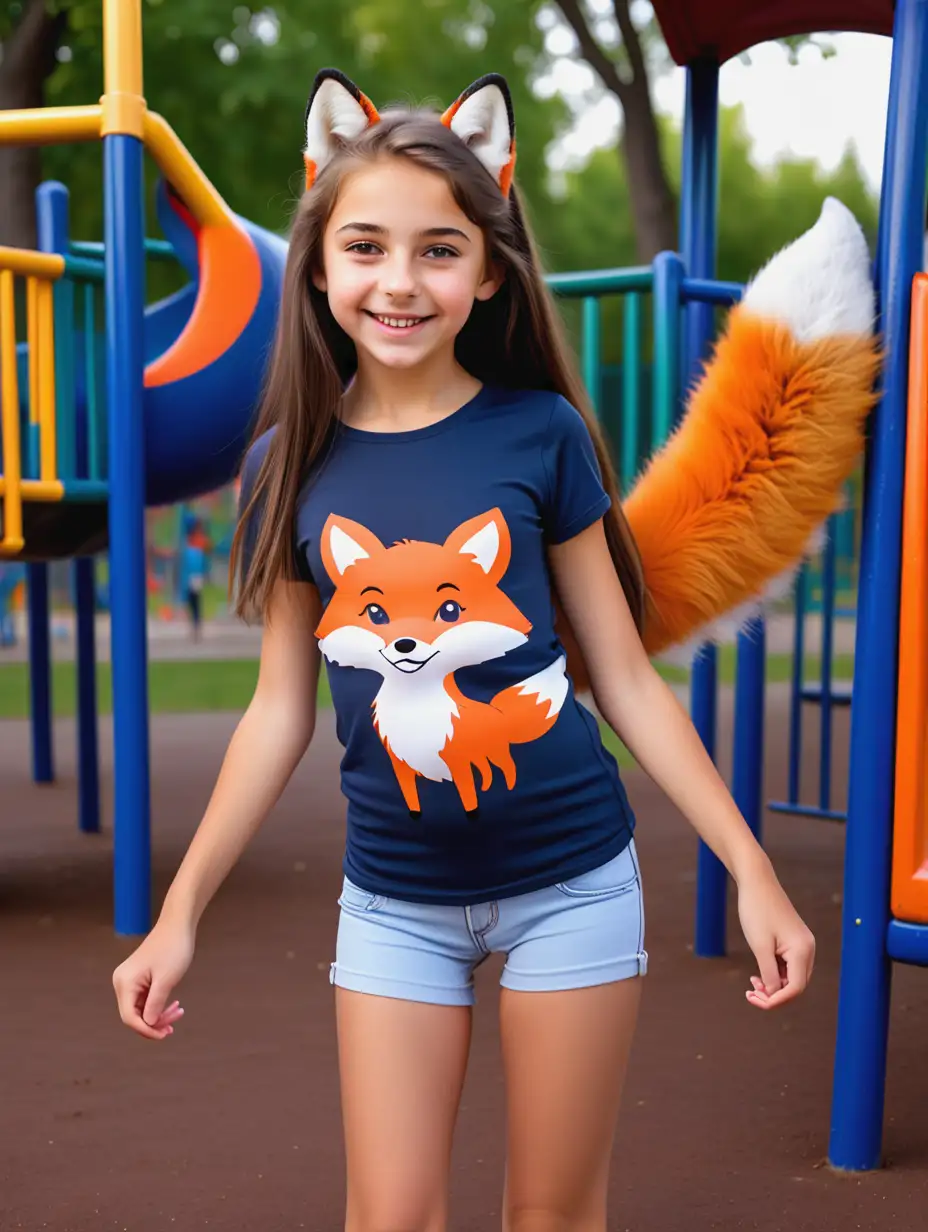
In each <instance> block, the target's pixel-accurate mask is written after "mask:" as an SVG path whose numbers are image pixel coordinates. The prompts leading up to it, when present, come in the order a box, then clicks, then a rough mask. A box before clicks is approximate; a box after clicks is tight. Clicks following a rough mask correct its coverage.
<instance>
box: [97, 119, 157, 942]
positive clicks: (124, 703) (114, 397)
mask: <svg viewBox="0 0 928 1232" xmlns="http://www.w3.org/2000/svg"><path fill="white" fill-rule="evenodd" d="M103 157H104V203H105V232H106V233H105V243H106V250H107V252H108V253H109V260H108V261H107V264H106V337H107V360H106V377H107V381H106V384H107V420H108V428H109V431H108V437H109V484H110V507H109V524H110V612H111V616H112V651H111V655H112V665H113V739H114V765H115V784H114V789H115V790H114V819H113V831H114V897H115V928H116V932H117V933H122V934H127V935H137V934H140V933H145V932H147V931H148V929H149V927H150V924H151V851H150V842H151V837H150V835H151V785H150V768H149V740H148V678H147V657H148V656H147V641H146V633H147V630H146V590H145V580H146V579H145V452H144V451H145V438H144V419H143V414H142V411H143V406H142V393H143V389H142V373H143V362H144V360H143V350H142V333H143V326H144V305H145V255H144V236H145V232H144V218H143V208H142V202H143V197H142V144H141V142H140V141H138V140H137V139H136V138H135V137H131V136H126V135H123V134H115V133H114V134H112V135H110V136H107V137H105V138H104V140H103Z"/></svg>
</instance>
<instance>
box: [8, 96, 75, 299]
mask: <svg viewBox="0 0 928 1232" xmlns="http://www.w3.org/2000/svg"><path fill="white" fill-rule="evenodd" d="M2 115H3V112H2V111H0V116H2ZM0 269H8V270H12V271H13V273H14V274H22V275H24V276H25V277H27V278H29V277H34V278H60V277H61V276H62V274H63V273H64V257H60V256H59V255H58V254H57V253H54V252H33V251H32V250H31V249H28V248H4V247H2V246H0Z"/></svg>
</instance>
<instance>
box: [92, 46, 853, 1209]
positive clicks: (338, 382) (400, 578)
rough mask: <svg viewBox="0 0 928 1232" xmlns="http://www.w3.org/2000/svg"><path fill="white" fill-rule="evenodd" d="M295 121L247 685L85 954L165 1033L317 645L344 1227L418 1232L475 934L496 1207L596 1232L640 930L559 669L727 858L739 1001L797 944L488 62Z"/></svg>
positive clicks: (795, 974)
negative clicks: (711, 732) (166, 878)
mask: <svg viewBox="0 0 928 1232" xmlns="http://www.w3.org/2000/svg"><path fill="white" fill-rule="evenodd" d="M306 132H307V138H306V153H305V160H306V172H307V187H306V192H305V195H304V196H303V198H302V201H301V202H300V205H299V209H298V212H297V215H296V218H295V221H294V224H293V230H292V237H291V241H290V252H289V259H288V267H287V273H286V281H285V287H284V293H283V301H282V308H281V317H280V323H279V330H278V335H277V341H276V347H275V351H274V355H273V358H272V363H271V368H270V374H269V380H268V384H267V390H266V394H265V398H264V404H263V408H262V413H261V417H260V421H259V424H258V427H257V431H256V435H255V440H254V443H253V444H252V446H251V448H250V450H249V452H248V455H247V458H246V460H245V465H244V472H243V483H242V517H241V522H240V526H239V530H238V535H237V539H236V544H235V560H236V565H237V568H238V577H239V583H240V585H239V605H240V610H241V612H242V613H243V614H247V613H253V612H257V613H258V614H260V616H261V617H262V618H263V621H264V635H263V642H262V651H261V664H260V673H259V678H258V682H257V686H256V689H255V694H254V697H253V699H252V701H251V703H250V705H249V707H248V709H247V711H246V713H245V715H244V716H243V718H242V720H241V723H240V724H239V727H238V729H237V731H236V733H235V735H234V737H233V739H232V741H231V743H230V745H229V749H228V753H227V755H226V758H225V761H224V764H223V767H222V770H221V773H220V775H219V779H218V782H217V784H216V788H215V791H214V794H213V797H212V799H211V801H210V803H209V806H208V808H207V811H206V814H205V816H204V818H203V821H202V823H201V825H200V827H199V829H198V831H197V833H196V835H195V837H194V839H193V841H192V842H191V844H190V848H189V851H188V853H187V855H186V857H185V858H184V860H183V863H182V865H181V867H180V869H179V871H178V873H177V875H176V877H175V879H174V882H173V884H172V886H171V888H170V890H169V892H168V894H167V896H166V899H165V902H164V905H163V908H162V911H161V914H160V918H159V920H158V922H157V924H156V926H155V928H154V929H153V930H152V932H151V933H150V935H149V936H148V937H147V938H146V939H145V941H144V942H143V943H142V945H141V946H140V947H139V948H138V950H136V952H135V953H134V954H133V955H132V956H131V957H130V958H128V959H127V960H126V962H124V963H123V964H122V965H121V967H120V968H119V969H118V970H117V972H116V973H115V976H114V983H115V986H116V991H117V997H118V1002H119V1006H120V1013H121V1015H122V1018H123V1020H124V1021H125V1022H126V1023H127V1024H128V1025H129V1026H130V1027H132V1028H133V1029H134V1030H136V1031H137V1032H138V1033H139V1034H141V1035H143V1036H145V1037H146V1038H149V1039H154V1040H162V1039H165V1038H166V1037H167V1036H169V1035H170V1034H171V1033H172V1031H173V1029H174V1024H175V1023H176V1022H177V1020H178V1019H179V1017H180V1015H181V1013H182V1010H181V1008H180V1007H179V1005H178V1004H177V1002H176V1001H174V1002H171V1003H170V1004H169V997H170V995H171V992H172V989H173V988H174V987H175V986H176V984H177V983H178V982H179V980H180V979H181V978H182V976H183V975H184V973H185V972H186V970H187V968H188V967H189V964H190V961H191V959H192V956H193V951H194V940H195V934H196V929H197V925H198V922H199V920H200V917H201V915H202V913H203V911H204V910H205V908H206V906H207V904H208V903H209V901H210V899H211V898H212V896H213V895H214V894H215V892H216V890H217V889H218V887H219V885H220V884H221V882H222V881H223V879H224V878H225V876H226V874H227V873H228V872H229V870H230V869H231V868H232V866H233V864H234V863H235V861H236V860H237V859H238V858H239V856H240V855H241V853H242V851H243V850H244V849H245V847H246V845H247V843H248V841H249V840H250V838H251V837H252V835H253V834H254V833H255V831H256V830H257V828H258V827H259V825H260V824H261V822H262V821H263V819H264V818H265V817H266V816H267V814H268V813H269V812H270V810H271V808H272V807H273V805H274V803H275V802H276V800H277V799H278V797H279V795H280V793H281V791H282V790H283V788H284V786H285V784H286V783H287V781H288V779H289V778H290V776H291V774H292V773H293V770H294V768H295V767H296V765H297V763H298V762H299V761H300V759H301V757H302V756H303V754H304V752H305V750H306V748H307V746H308V744H309V741H310V739H311V737H312V735H313V730H314V727H315V723H316V694H317V684H318V672H319V667H320V663H321V661H322V660H323V659H324V660H325V662H326V668H327V672H328V676H329V681H330V684H331V691H332V698H333V702H334V707H335V712H336V718H337V730H338V736H339V739H340V741H341V743H342V744H343V746H344V748H345V755H344V759H343V761H342V766H341V774H342V786H343V790H344V793H345V795H346V797H347V801H348V818H347V843H346V852H345V861H344V874H345V875H344V881H343V884H342V889H341V897H340V900H339V902H340V907H341V914H340V919H339V928H338V938H337V943H336V952H335V961H334V963H333V964H332V967H331V979H332V983H333V984H334V986H335V1003H336V1010H337V1021H338V1045H339V1058H340V1069H341V1082H342V1101H343V1111H344V1133H345V1144H346V1152H347V1166H348V1193H347V1213H346V1224H345V1226H346V1228H347V1229H349V1230H350V1232H388V1230H389V1232H399V1230H402V1232H441V1230H443V1229H445V1228H446V1227H447V1220H448V1213H447V1189H448V1174H449V1159H450V1151H451V1142H452V1135H453V1130H454V1125H455V1120H456V1116H457V1111H458V1103H459V1099H460V1095H461V1089H462V1083H463V1081H464V1074H465V1067H466V1063H467V1055H468V1046H469V1041H470V1034H471V1007H472V1005H473V1003H474V982H473V976H474V971H475V969H476V968H477V967H478V966H479V965H480V964H481V963H482V962H483V961H484V959H485V958H486V957H487V956H488V955H490V954H495V953H499V954H502V955H505V965H504V966H503V969H502V977H501V983H502V993H501V1000H500V1028H501V1037H502V1050H503V1061H504V1066H505V1078H506V1089H507V1101H508V1119H507V1128H506V1135H507V1165H506V1178H505V1199H504V1216H503V1227H504V1228H505V1229H508V1230H509V1232H555V1230H557V1232H568V1230H570V1232H603V1230H604V1229H605V1228H606V1192H607V1184H608V1176H609V1165H610V1158H611V1152H612V1143H613V1134H614V1129H615V1124H616V1117H617V1114H618V1109H619V1101H620V1096H621V1091H622V1086H623V1080H624V1077H625V1070H626V1063H627V1060H628V1056H629V1049H630V1046H631V1042H632V1037H633V1033H634V1028H635V1022H636V1017H637V1014H638V1004H639V998H640V995H641V987H642V983H643V980H642V978H641V977H642V976H643V975H644V974H645V971H646V969H647V954H646V950H645V941H644V912H643V906H642V887H641V875H640V870H639V863H638V856H637V852H636V847H635V840H634V837H633V831H634V824H635V823H634V818H633V815H632V811H631V808H630V807H629V803H628V799H627V797H626V794H625V790H624V787H623V785H622V782H621V779H620V776H619V771H618V767H617V765H616V762H615V760H614V759H613V757H612V756H611V755H610V754H609V753H608V752H607V751H606V749H605V747H604V746H603V743H602V740H601V737H600V732H599V728H598V725H597V722H596V720H595V719H594V717H593V715H592V714H591V713H590V711H589V710H587V709H586V708H585V707H584V706H583V705H581V704H580V702H579V701H578V700H577V696H576V692H577V687H578V684H579V683H580V682H585V681H586V680H588V681H589V685H590V687H591V688H592V691H593V694H594V696H595V699H596V703H597V706H598V708H599V711H600V712H601V714H602V716H603V717H604V719H605V721H606V722H607V723H608V724H609V725H610V726H611V727H612V728H613V730H614V731H615V732H616V733H617V734H618V735H619V737H621V739H622V740H623V741H624V742H625V744H626V745H627V746H628V748H629V749H630V750H631V752H632V753H633V755H634V756H635V758H636V759H637V761H638V763H639V764H640V765H641V766H642V767H643V768H644V769H645V770H646V771H647V772H648V773H649V774H650V775H651V776H652V777H653V778H654V779H655V780H656V782H657V783H658V784H659V785H660V786H661V787H662V788H663V789H664V790H665V791H666V793H667V794H668V796H669V797H670V798H671V800H672V801H673V802H674V803H675V804H676V805H677V806H678V807H679V808H680V810H681V811H682V812H683V814H684V815H685V816H686V817H687V819H688V820H689V821H690V822H691V823H692V825H693V826H694V827H695V829H696V831H697V832H698V833H699V834H700V835H701V836H702V838H703V839H704V840H705V841H706V842H707V843H708V844H709V846H710V847H711V848H712V850H713V851H714V852H716V854H717V855H718V856H719V858H720V859H721V860H722V862H723V863H724V864H725V866H726V868H727V869H728V870H729V872H730V873H731V874H732V876H733V877H734V879H735V882H736V883H737V890H738V906H739V913H740V920H741V925H742V927H743V930H744V933H745V936H746V938H747V941H748V943H749V945H750V947H751V949H752V951H753V953H754V955H755V956H756V959H757V962H758V966H759V975H758V976H756V977H754V979H753V980H752V987H751V988H750V989H748V990H747V992H746V995H747V999H748V1001H749V1002H750V1003H751V1004H752V1005H754V1006H756V1007H758V1008H761V1009H770V1008H775V1007H777V1006H781V1005H783V1004H785V1003H786V1002H787V1001H789V1000H790V999H792V998H794V997H796V996H797V995H798V994H799V993H801V992H802V990H803V989H804V988H805V987H806V984H807V982H808V980H809V977H810V975H811V972H812V965H813V952H814V943H813V938H812V936H811V934H810V932H809V930H808V929H807V928H806V926H805V925H804V924H803V922H802V920H801V919H800V918H799V916H798V915H797V913H796V911H795V910H794V908H793V907H792V905H791V904H790V901H789V899H788V898H787V896H786V894H785V893H784V891H783V889H782V888H781V886H780V884H779V882H778V880H777V878H776V876H775V874H774V871H773V868H772V867H771V864H770V861H769V860H768V858H767V857H766V855H765V854H764V852H763V851H762V849H761V848H760V846H759V845H758V843H757V842H756V841H755V839H754V837H753V836H752V834H751V832H750V830H749V828H748V826H747V825H746V824H745V822H744V820H743V818H742V817H741V815H740V814H739V812H738V809H737V808H736V806H735V804H734V802H733V801H732V799H731V797H730V795H729V794H728V791H727V790H726V788H725V786H724V784H723V782H722V780H721V779H720V777H719V775H718V774H717V772H716V770H715V767H714V766H713V764H712V762H711V760H710V758H709V757H708V756H707V754H706V752H705V750H704V748H703V746H702V744H701V742H700V740H699V738H698V736H697V734H696V732H695V730H694V729H693V727H692V725H691V724H690V722H689V720H688V718H687V716H686V714H685V713H684V711H683V710H682V708H681V707H680V705H679V704H678V703H677V701H676V699H675V697H674V695H673V693H672V692H671V691H670V689H669V688H668V687H667V686H666V685H665V684H664V682H663V681H662V679H661V677H660V676H659V675H658V674H657V672H656V671H655V669H654V668H653V666H652V664H651V662H650V659H649V656H648V654H647V653H646V651H645V648H644V645H643V643H642V630H643V629H644V627H645V623H646V620H647V619H648V617H647V612H648V611H649V606H648V603H649V601H648V595H647V593H646V591H645V587H644V583H643V577H642V565H641V561H640V559H639V555H638V550H637V548H636V544H635V541H634V539H633V536H632V534H631V532H630V530H629V526H628V523H627V522H626V519H625V516H624V514H623V511H622V507H621V504H620V502H619V500H618V497H617V493H616V485H615V478H614V475H613V472H612V468H611V465H610V463H609V459H608V455H607V453H606V450H605V449H604V446H603V443H602V439H601V437H600V434H599V431H598V429H597V426H596V423H595V420H594V419H593V418H592V417H591V415H590V414H589V411H588V410H587V409H586V400H585V396H584V393H583V390H582V387H581V384H580V381H579V379H578V376H577V373H576V370H575V367H574V363H573V361H572V359H571V357H570V354H569V351H568V348H567V347H566V345H565V343H564V341H563V338H562V334H561V330H560V327H559V324H558V320H557V316H556V312H555V309H554V306H553V303H552V300H551V298H550V296H549V294H548V291H547V290H546V287H545V283H544V280H543V277H542V273H541V270H540V267H539V263H538V260H537V258H536V255H535V251H534V248H533V245H532V242H531V240H530V238H529V235H528V232H527V229H526V225H525V220H524V217H523V214H522V211H521V208H520V204H519V200H518V197H517V194H516V192H515V190H514V189H513V187H512V171H513V165H514V161H515V137H514V126H513V118H512V107H511V102H510V99H509V92H508V90H507V88H506V84H505V82H504V81H503V80H502V78H500V77H497V76H491V77H487V78H483V79H481V80H480V81H478V82H476V83H475V84H474V85H473V86H471V87H470V89H469V90H468V91H466V92H465V94H463V95H462V96H461V98H460V99H458V101H457V103H455V105H454V106H453V107H451V108H450V109H449V110H448V112H446V113H445V115H444V116H442V117H441V118H440V119H439V117H437V116H435V115H432V114H431V113H428V112H410V111H405V110H404V111H393V112H388V113H386V114H384V115H383V116H382V117H381V116H379V115H378V114H377V112H376V111H375V109H374V107H373V105H372V104H371V103H370V101H369V100H368V99H367V98H366V97H365V96H364V95H363V94H361V92H360V91H359V90H358V89H357V87H356V86H354V85H353V84H352V83H351V82H350V81H348V80H347V79H346V78H344V77H343V76H342V75H341V74H340V73H338V72H335V71H332V70H326V71H325V72H323V73H321V74H320V75H319V77H318V78H317V80H316V83H315V86H314V89H313V93H312V96H311V99H310V104H309V107H308V109H307V117H306ZM858 400H859V401H860V402H861V407H862V413H863V412H865V410H866V397H865V396H864V395H860V396H859V399H858ZM861 417H862V416H861V415H858V418H861ZM819 452H820V451H818V450H817V451H816V458H815V463H816V465H817V466H818V467H819V469H821V459H820V457H819V456H818V454H819ZM807 453H808V450H807ZM762 529H763V526H762ZM691 559H692V557H691V556H688V555H687V554H686V553H682V554H681V555H680V557H679V567H678V568H676V569H675V570H672V572H674V573H675V575H676V574H679V575H680V576H681V578H682V580H681V581H680V583H679V584H680V586H685V585H686V584H691V583H692V578H691V577H689V575H687V569H690V570H691V571H693V570H694V568H695V566H693V565H692V564H691V563H687V562H689V561H691Z"/></svg>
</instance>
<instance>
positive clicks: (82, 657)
mask: <svg viewBox="0 0 928 1232" xmlns="http://www.w3.org/2000/svg"><path fill="white" fill-rule="evenodd" d="M36 206H37V214H38V232H39V245H40V247H41V248H42V251H43V252H58V253H61V255H62V256H67V254H68V252H69V248H70V224H69V219H68V190H67V188H65V186H64V184H59V183H57V182H56V181H53V180H49V181H48V182H47V183H45V184H42V185H41V187H40V188H39V190H38V192H37V194H36ZM58 345H59V346H62V345H65V340H64V339H59V341H58ZM72 384H73V383H72ZM72 395H73V390H71V391H68V390H58V396H59V406H60V407H61V410H62V413H63V414H62V417H63V416H71V417H73V423H74V431H73V432H72V433H71V437H72V439H74V441H75V445H76V450H77V458H76V460H77V463H78V469H77V472H76V473H77V474H78V475H80V476H81V477H86V475H87V469H86V468H87V458H86V453H87V446H86V432H85V433H84V434H83V435H82V434H81V433H80V430H79V425H78V424H77V414H76V407H75V405H74V401H73V396H72ZM62 417H59V418H62ZM59 429H62V425H61V424H60V423H59ZM74 582H75V585H74V597H75V609H76V616H77V638H76V653H77V787H78V824H79V826H80V829H81V830H83V831H84V832H85V833H91V834H92V833H96V832H97V831H98V830H99V829H100V771H99V758H98V753H97V687H96V650H95V646H94V589H93V561H89V560H78V561H75V562H74ZM88 596H89V599H88Z"/></svg>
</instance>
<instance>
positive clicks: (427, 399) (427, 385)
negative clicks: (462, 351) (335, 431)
mask: <svg viewBox="0 0 928 1232" xmlns="http://www.w3.org/2000/svg"><path fill="white" fill-rule="evenodd" d="M480 385H481V383H480V381H478V380H477V379H476V378H475V377H472V376H471V375H470V373H469V372H466V371H465V370H464V369H463V368H462V367H461V366H460V364H459V363H458V362H457V361H456V360H455V359H454V357H453V356H452V357H450V358H446V359H443V361H442V362H439V363H433V364H423V365H421V366H420V367H418V368H415V369H412V370H409V369H395V368H384V367H382V366H381V365H380V364H378V365H376V366H375V365H373V364H365V363H364V362H363V360H362V361H361V362H360V363H359V365H358V372H357V375H356V376H355V378H354V380H353V381H352V383H351V385H350V386H349V387H348V389H347V390H346V391H345V396H344V398H343V399H342V409H341V417H342V420H343V421H344V422H345V423H346V424H348V425H350V426H351V427H353V428H364V429H367V430H368V431H374V432H406V431H409V430H411V429H416V428H425V427H428V426H430V425H431V424H433V423H437V422H438V421H439V420H440V419H444V418H445V416H447V415H451V414H452V413H453V412H454V411H456V410H457V409H458V408H459V407H461V406H463V405H464V404H465V403H466V402H469V401H470V400H471V398H473V397H475V396H476V395H477V394H478V393H479V392H480Z"/></svg>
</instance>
